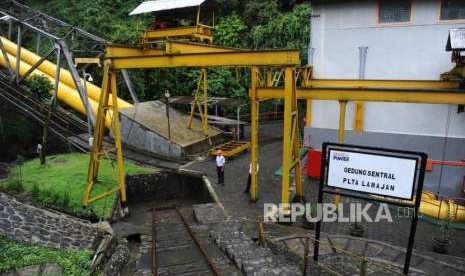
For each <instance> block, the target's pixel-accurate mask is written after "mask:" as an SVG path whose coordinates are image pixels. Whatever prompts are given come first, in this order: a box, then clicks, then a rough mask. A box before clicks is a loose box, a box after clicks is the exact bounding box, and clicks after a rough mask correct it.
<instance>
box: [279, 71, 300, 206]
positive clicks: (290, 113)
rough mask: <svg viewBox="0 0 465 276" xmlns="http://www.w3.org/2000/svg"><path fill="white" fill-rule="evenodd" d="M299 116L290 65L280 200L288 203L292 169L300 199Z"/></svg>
mask: <svg viewBox="0 0 465 276" xmlns="http://www.w3.org/2000/svg"><path fill="white" fill-rule="evenodd" d="M298 120H299V116H298V108H297V95H296V89H295V72H294V69H293V68H292V67H286V68H285V70H284V134H283V136H284V137H283V177H282V190H281V193H282V194H281V200H282V203H284V204H286V203H289V184H290V175H291V172H292V171H294V175H295V177H294V181H295V189H296V198H297V199H302V196H303V194H302V182H301V181H302V177H301V173H302V170H301V167H300V153H299V152H300V148H299V135H298V133H299V123H298ZM284 206H286V205H284Z"/></svg>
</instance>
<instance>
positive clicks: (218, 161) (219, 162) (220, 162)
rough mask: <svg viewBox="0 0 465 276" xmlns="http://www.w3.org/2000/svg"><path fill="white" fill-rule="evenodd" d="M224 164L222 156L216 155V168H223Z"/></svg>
mask: <svg viewBox="0 0 465 276" xmlns="http://www.w3.org/2000/svg"><path fill="white" fill-rule="evenodd" d="M225 162H226V160H225V159H224V156H223V155H218V156H217V157H216V166H217V167H223V166H224V163H225Z"/></svg>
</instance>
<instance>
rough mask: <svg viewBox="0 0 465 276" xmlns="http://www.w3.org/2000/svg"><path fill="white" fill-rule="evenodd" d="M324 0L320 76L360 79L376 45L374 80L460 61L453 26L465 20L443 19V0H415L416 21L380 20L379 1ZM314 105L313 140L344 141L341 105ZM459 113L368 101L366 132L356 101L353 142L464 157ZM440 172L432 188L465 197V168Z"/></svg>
mask: <svg viewBox="0 0 465 276" xmlns="http://www.w3.org/2000/svg"><path fill="white" fill-rule="evenodd" d="M321 2H326V3H325V4H318V3H321ZM318 3H316V4H314V6H313V15H312V21H311V24H312V30H311V47H312V48H314V56H313V65H314V78H339V79H357V78H358V77H359V47H368V52H367V60H366V67H365V68H366V70H365V78H366V79H412V80H439V78H440V74H441V73H444V72H446V71H449V70H450V69H452V68H453V66H454V64H452V63H451V61H450V53H449V52H446V51H445V45H446V42H447V36H448V30H449V29H451V28H459V27H462V28H464V27H465V20H464V21H454V22H452V21H450V22H443V21H439V12H440V0H414V1H413V6H412V15H411V18H412V21H411V22H410V23H405V24H404V23H402V24H379V23H378V1H377V0H361V1H331V2H330V3H328V1H318ZM312 109H313V110H312V127H311V128H307V129H306V130H305V133H306V134H305V136H306V138H307V139H309V142H310V144H311V145H312V146H313V147H316V148H320V147H321V142H324V141H336V140H337V132H336V131H335V130H336V129H337V128H338V120H339V104H338V103H337V102H335V101H313V106H312ZM456 111H457V106H452V105H430V104H404V103H366V105H365V117H364V129H365V132H364V133H363V134H361V135H352V134H353V132H352V131H350V130H352V129H353V122H354V104H353V103H349V104H348V109H347V117H346V129H347V130H348V133H349V135H348V137H347V141H346V142H348V143H353V144H360V145H372V146H384V147H391V148H401V149H410V150H420V151H424V152H426V153H428V154H429V155H430V156H431V158H435V159H442V158H443V156H442V152H445V155H444V159H447V160H460V159H463V158H465V153H464V152H462V151H460V150H459V151H458V150H457V149H459V148H465V140H464V138H465V114H463V113H462V114H457V112H456ZM446 133H447V135H446ZM445 136H447V137H449V138H448V139H444V138H443V137H445ZM380 143H381V144H380ZM460 145H462V147H461V146H460ZM434 170H435V171H434V172H433V173H432V174H431V175H430V176H429V177H427V180H426V181H427V183H426V186H427V187H428V188H430V189H431V190H434V191H436V192H437V191H439V192H441V193H444V194H448V195H455V196H463V193H462V192H461V191H460V187H461V185H462V181H463V175H465V169H464V168H463V167H461V168H457V167H456V168H450V167H449V168H446V167H444V169H443V172H442V174H443V177H439V171H438V170H440V167H435V169H434Z"/></svg>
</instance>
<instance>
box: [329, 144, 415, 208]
mask: <svg viewBox="0 0 465 276" xmlns="http://www.w3.org/2000/svg"><path fill="white" fill-rule="evenodd" d="M415 171H416V160H414V159H408V158H401V157H392V156H383V155H376V154H367V153H358V152H350V151H343V150H334V149H332V150H330V152H329V164H328V181H327V186H329V187H334V188H341V189H346V190H352V191H358V192H363V193H369V194H375V195H383V196H391V197H397V198H403V199H411V198H412V193H413V185H414V181H415Z"/></svg>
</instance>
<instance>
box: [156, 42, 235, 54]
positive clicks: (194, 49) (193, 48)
mask: <svg viewBox="0 0 465 276" xmlns="http://www.w3.org/2000/svg"><path fill="white" fill-rule="evenodd" d="M165 50H166V53H170V54H193V53H221V52H234V51H242V50H241V49H238V48H230V47H220V46H215V45H211V44H202V43H193V42H184V41H172V40H168V41H167V42H166V44H165Z"/></svg>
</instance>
